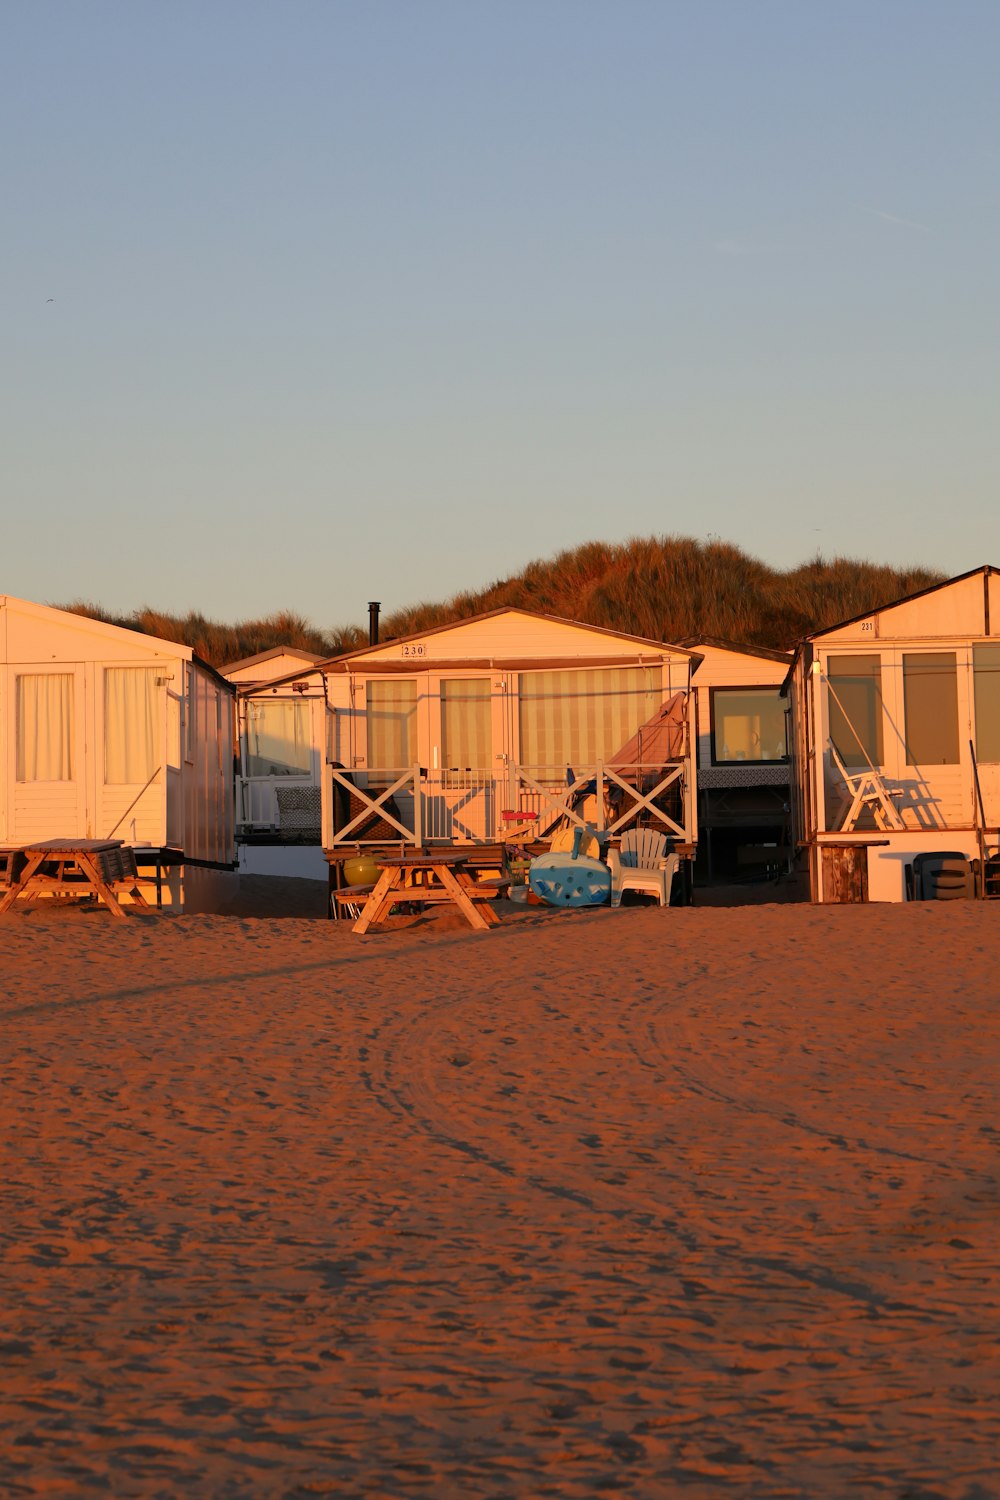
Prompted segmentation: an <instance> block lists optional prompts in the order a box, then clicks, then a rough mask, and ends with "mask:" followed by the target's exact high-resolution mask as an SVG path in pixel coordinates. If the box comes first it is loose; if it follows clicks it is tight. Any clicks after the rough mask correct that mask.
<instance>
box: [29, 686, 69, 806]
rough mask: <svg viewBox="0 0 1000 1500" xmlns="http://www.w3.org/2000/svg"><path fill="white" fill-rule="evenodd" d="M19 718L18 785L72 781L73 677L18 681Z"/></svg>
mask: <svg viewBox="0 0 1000 1500" xmlns="http://www.w3.org/2000/svg"><path fill="white" fill-rule="evenodd" d="M16 714H17V779H18V781H72V780H73V738H74V735H73V724H74V715H73V676H72V673H70V672H38V673H34V672H32V673H30V674H25V675H24V676H23V677H18V679H17V691H16Z"/></svg>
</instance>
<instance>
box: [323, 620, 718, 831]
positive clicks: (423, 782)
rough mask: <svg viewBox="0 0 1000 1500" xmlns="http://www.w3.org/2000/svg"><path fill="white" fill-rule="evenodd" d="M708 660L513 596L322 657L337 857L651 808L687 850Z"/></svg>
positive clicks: (329, 808)
mask: <svg viewBox="0 0 1000 1500" xmlns="http://www.w3.org/2000/svg"><path fill="white" fill-rule="evenodd" d="M698 660H699V658H698V656H697V653H694V652H692V651H689V650H685V649H684V648H683V647H679V646H669V645H665V644H663V643H662V642H659V641H647V640H643V639H641V638H639V637H635V636H629V635H623V634H620V633H618V632H615V631H611V630H604V629H600V628H598V627H595V626H591V625H584V624H579V623H576V622H574V621H571V620H563V619H558V618H555V617H553V616H548V615H542V614H536V613H533V612H531V611H528V610H522V609H501V610H495V611H492V612H490V613H489V614H484V615H479V616H476V617H474V618H471V619H467V620H463V621H460V622H458V623H455V624H451V625H445V626H441V627H439V628H436V629H432V630H428V631H424V632H421V633H420V634H417V635H412V636H408V637H405V638H403V639H399V640H392V641H386V642H383V643H380V644H376V645H371V646H367V647H363V648H362V649H360V650H357V651H353V652H350V653H348V654H346V655H344V656H341V657H336V658H334V659H332V660H330V661H326V662H323V663H322V664H321V665H320V667H319V668H318V670H319V671H320V672H322V674H323V678H324V680H325V684H326V699H327V741H326V774H325V775H324V777H323V785H322V840H323V846H324V849H325V851H326V853H327V856H328V858H330V859H331V860H336V859H337V858H342V857H344V856H345V854H347V853H349V852H350V851H352V850H354V849H357V848H358V847H364V846H365V845H373V844H379V843H383V844H385V843H396V844H400V843H402V844H413V845H426V844H429V843H440V842H444V843H455V844H470V845H499V844H501V843H502V842H503V841H504V840H505V839H507V838H509V837H510V835H511V833H512V832H516V831H519V832H520V834H521V836H528V837H531V836H535V837H537V838H539V839H541V838H545V837H546V836H547V835H548V834H549V833H550V832H551V830H552V829H553V827H555V825H556V824H557V823H559V822H560V821H561V820H563V819H568V820H569V822H570V823H574V822H576V823H583V822H587V821H590V822H593V823H594V824H595V825H596V826H598V827H600V828H602V829H607V830H609V831H610V832H620V831H621V829H622V828H623V827H625V826H627V825H628V824H630V823H635V822H637V821H639V820H640V819H645V820H646V821H649V822H650V823H652V824H653V825H655V826H657V827H659V828H661V829H662V831H664V832H665V833H667V834H668V836H669V837H670V838H671V840H672V841H673V842H674V843H675V844H676V845H677V846H678V847H679V848H681V850H682V852H683V854H684V856H685V858H687V859H690V857H691V856H692V855H693V852H694V848H695V844H696V841H697V808H696V805H695V785H694V738H693V733H692V728H693V720H692V703H693V698H692V696H691V678H692V673H693V671H694V669H695V668H696V666H697V664H698ZM310 676H311V674H309V673H306V674H300V676H299V680H303V679H305V680H308V678H309V677H310ZM623 751H628V754H629V757H630V760H629V763H626V762H625V760H623V759H622V758H621V756H622V752H623ZM588 796H589V798H590V801H589V802H587V798H588Z"/></svg>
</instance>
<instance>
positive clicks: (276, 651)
mask: <svg viewBox="0 0 1000 1500" xmlns="http://www.w3.org/2000/svg"><path fill="white" fill-rule="evenodd" d="M276 656H294V657H297V658H298V659H299V660H300V661H304V662H311V663H312V664H313V666H315V665H316V664H317V663H318V662H321V661H322V660H323V656H322V654H321V653H320V652H319V651H303V650H302V649H301V648H300V647H299V646H272V647H271V649H270V650H269V651H259V652H258V653H257V655H256V656H244V657H243V659H242V661H228V662H226V665H225V666H224V667H220V668H219V670H220V672H221V673H222V674H223V676H225V674H226V673H227V672H241V671H243V669H244V668H245V667H257V666H260V665H261V664H262V663H263V662H265V661H273V660H274V658H275V657H276Z"/></svg>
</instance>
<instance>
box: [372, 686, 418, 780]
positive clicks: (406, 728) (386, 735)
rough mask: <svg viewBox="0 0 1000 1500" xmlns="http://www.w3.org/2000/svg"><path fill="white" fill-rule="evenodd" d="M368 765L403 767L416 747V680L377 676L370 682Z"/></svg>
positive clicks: (375, 766)
mask: <svg viewBox="0 0 1000 1500" xmlns="http://www.w3.org/2000/svg"><path fill="white" fill-rule="evenodd" d="M367 708H368V765H369V767H371V768H373V769H378V770H394V771H396V770H400V771H401V770H403V769H404V767H407V766H411V765H412V764H413V755H414V752H415V750H416V737H415V735H414V732H413V731H414V728H415V725H416V718H417V685H416V683H415V682H413V681H412V680H411V681H409V682H405V681H398V680H397V681H393V680H392V679H391V678H389V679H387V680H386V681H384V682H383V681H380V680H378V679H376V680H375V681H374V682H369V683H368V685H367Z"/></svg>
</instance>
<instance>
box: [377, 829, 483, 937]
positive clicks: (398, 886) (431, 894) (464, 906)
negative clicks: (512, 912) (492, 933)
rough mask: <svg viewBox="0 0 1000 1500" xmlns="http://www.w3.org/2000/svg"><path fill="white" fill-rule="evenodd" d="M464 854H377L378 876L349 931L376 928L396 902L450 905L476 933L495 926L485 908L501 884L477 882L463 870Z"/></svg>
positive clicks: (436, 850)
mask: <svg viewBox="0 0 1000 1500" xmlns="http://www.w3.org/2000/svg"><path fill="white" fill-rule="evenodd" d="M467 859H468V855H465V854H457V853H456V852H455V851H454V850H453V849H435V850H429V851H426V852H424V853H420V854H391V855H386V854H383V855H380V856H379V859H378V861H377V863H378V867H379V870H380V871H381V874H380V875H379V878H378V880H377V881H376V883H375V885H374V886H373V887H372V889H371V892H370V894H369V896H368V899H367V900H366V902H365V904H364V908H363V909H362V912H361V915H360V916H359V917H358V919H357V921H356V922H355V924H354V926H353V928H352V929H351V930H352V931H353V932H358V933H361V932H367V931H368V929H369V928H370V927H375V926H378V924H379V923H380V922H383V921H384V920H385V919H386V917H387V916H388V915H389V913H390V912H391V910H392V908H393V907H394V906H395V905H396V904H397V903H398V902H400V901H419V902H421V903H422V904H423V903H428V902H429V903H435V902H451V903H452V904H453V905H454V906H456V907H457V908H458V910H459V911H460V912H461V913H462V916H463V917H464V918H465V920H466V921H467V922H468V924H469V926H470V927H472V928H475V930H476V931H477V932H486V931H488V929H489V928H490V927H496V926H497V925H498V924H499V921H500V918H499V917H498V916H497V914H496V912H495V911H493V910H492V909H491V907H490V905H489V902H490V900H491V899H492V898H493V897H494V896H495V895H497V894H498V892H499V890H500V887H501V884H502V882H497V881H489V882H485V883H484V882H480V881H477V880H476V879H475V876H474V875H473V874H472V872H471V871H469V870H466V869H465V865H466V862H467Z"/></svg>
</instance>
